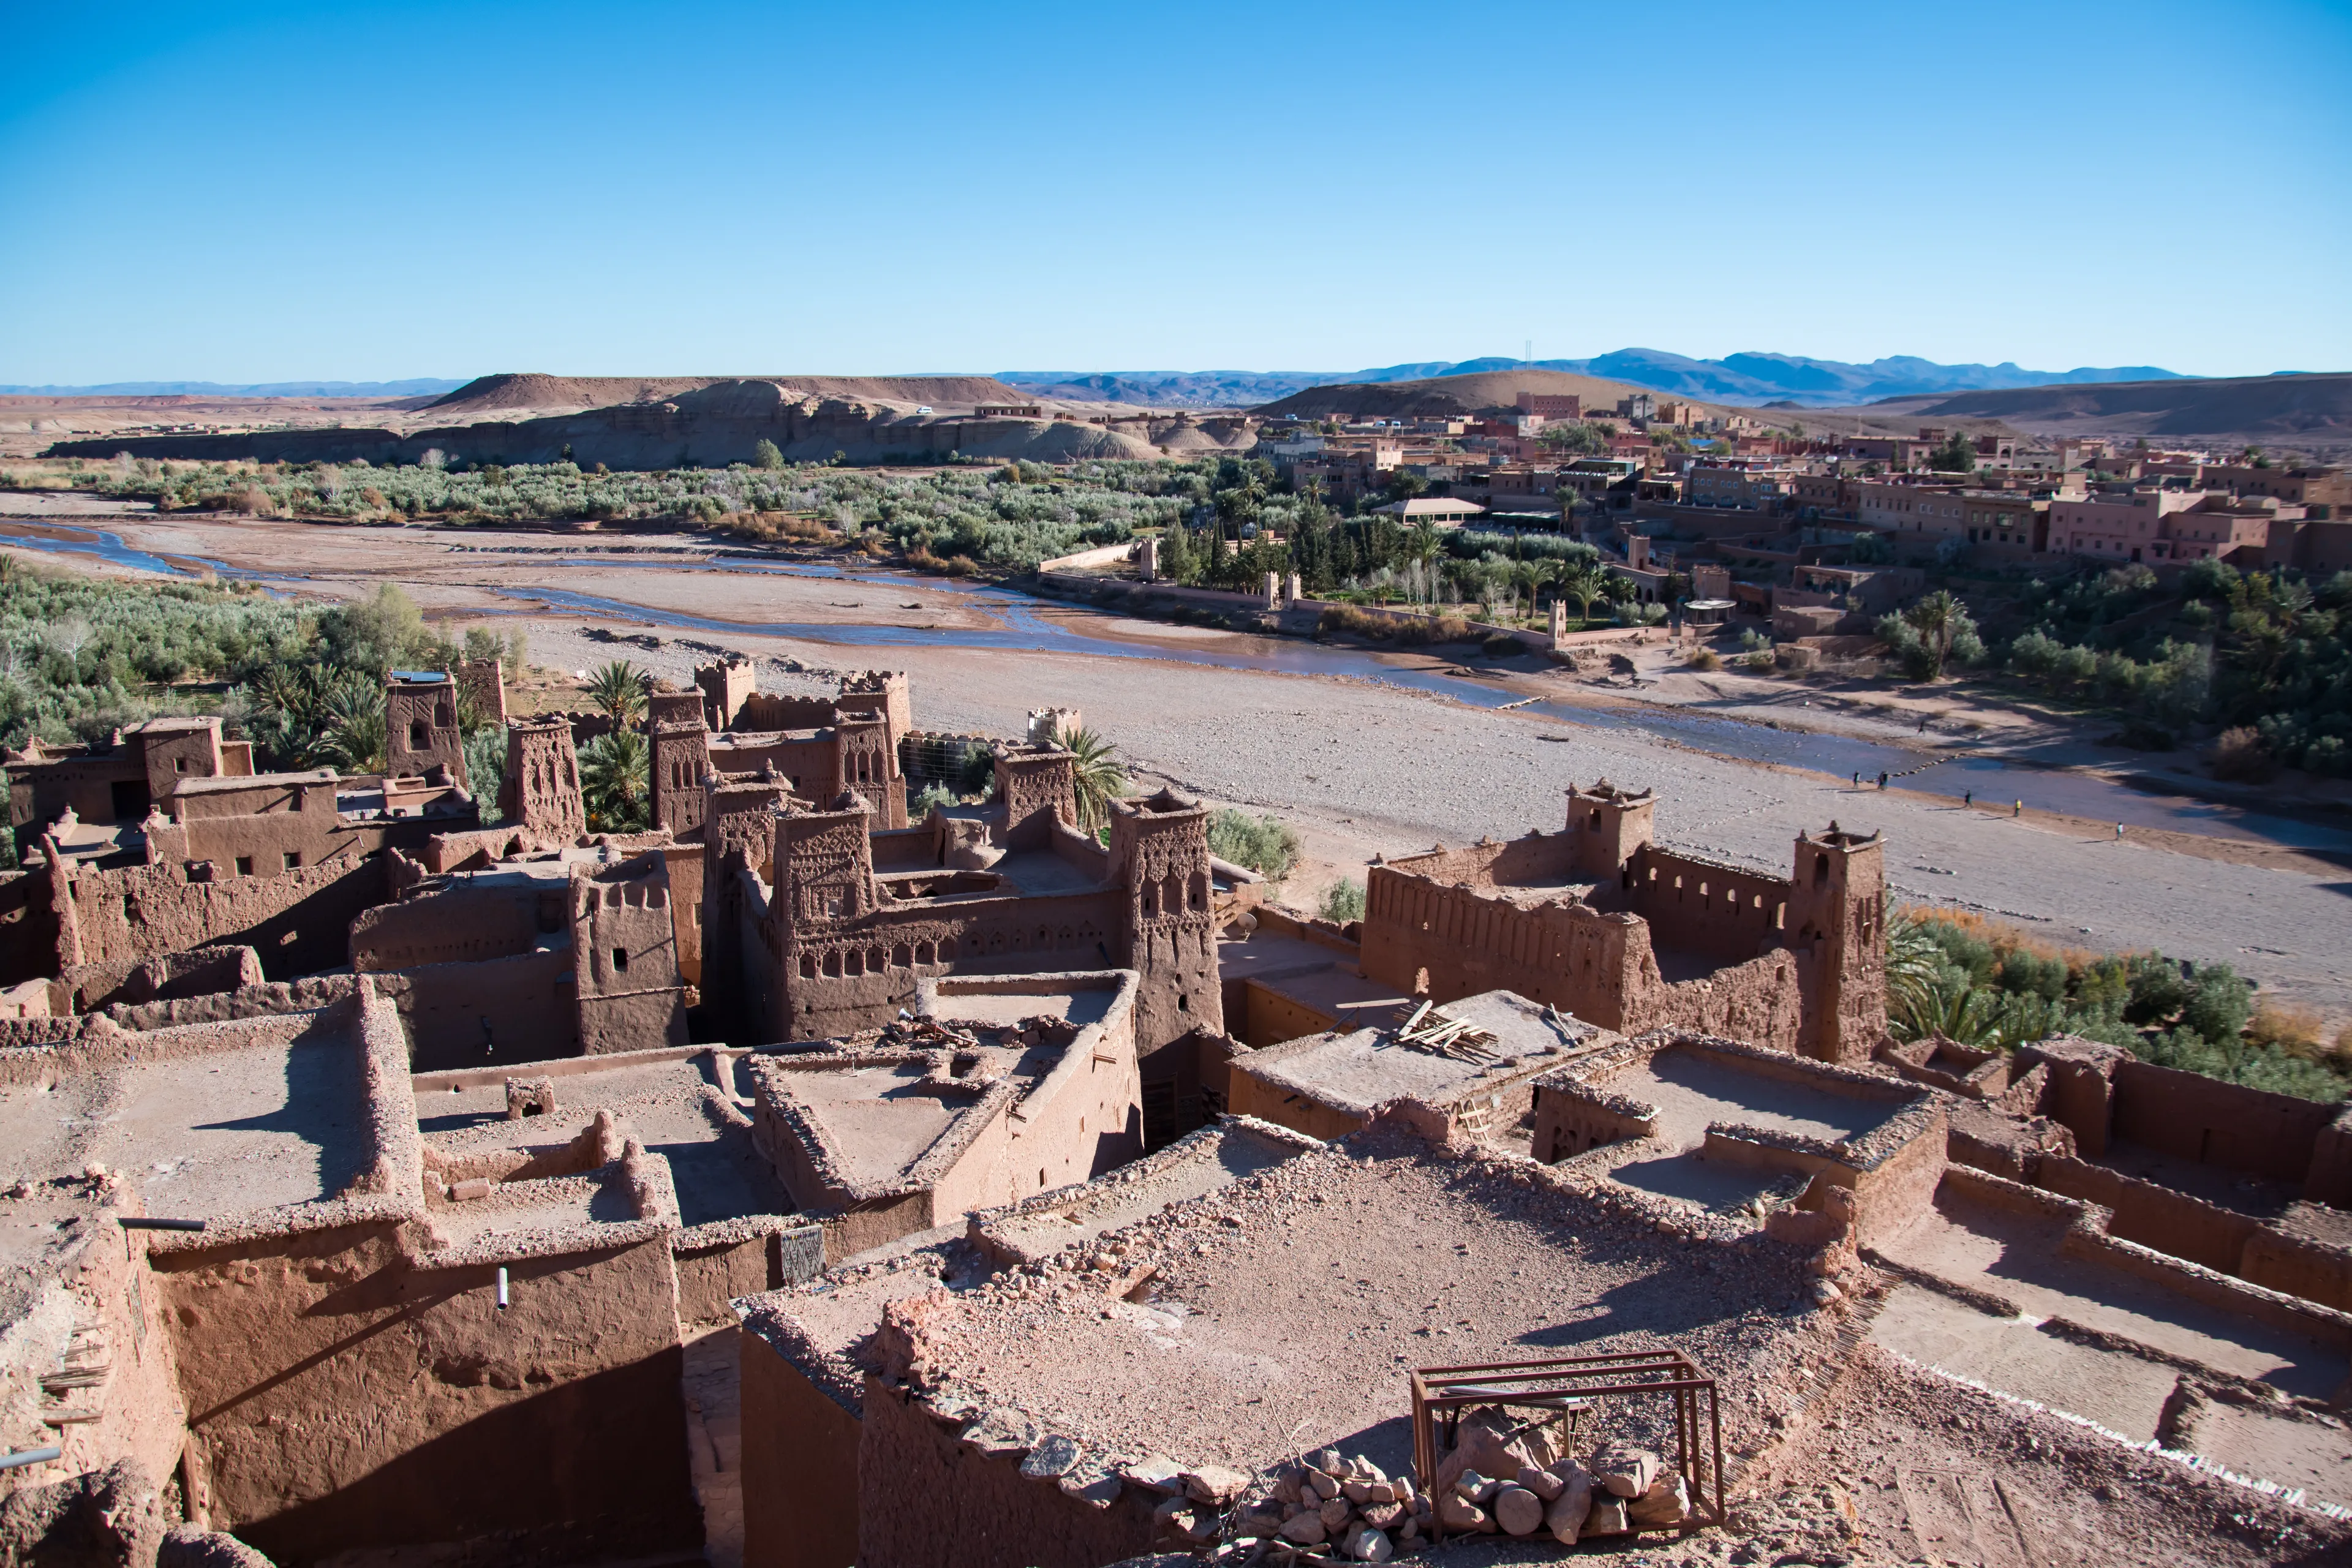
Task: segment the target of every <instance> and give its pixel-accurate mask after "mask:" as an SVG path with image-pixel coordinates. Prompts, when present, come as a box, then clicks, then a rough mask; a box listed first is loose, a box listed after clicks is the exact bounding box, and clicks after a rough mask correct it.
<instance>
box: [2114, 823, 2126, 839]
mask: <svg viewBox="0 0 2352 1568" xmlns="http://www.w3.org/2000/svg"><path fill="white" fill-rule="evenodd" d="M2123 841H2124V825H2123V824H2122V823H2120V822H2118V823H2116V843H2118V844H2121V843H2122V842H2123Z"/></svg>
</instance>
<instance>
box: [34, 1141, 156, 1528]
mask: <svg viewBox="0 0 2352 1568" xmlns="http://www.w3.org/2000/svg"><path fill="white" fill-rule="evenodd" d="M96 1195H99V1196H100V1199H101V1202H100V1204H99V1205H92V1206H91V1208H89V1209H88V1210H84V1211H82V1212H80V1213H79V1214H78V1215H76V1216H75V1217H77V1218H79V1221H80V1224H79V1226H78V1227H76V1231H75V1234H74V1235H73V1237H72V1239H71V1240H70V1241H69V1242H68V1243H67V1245H66V1246H65V1247H62V1248H60V1249H59V1250H58V1251H57V1252H55V1253H53V1254H52V1255H51V1258H50V1259H48V1260H47V1263H46V1267H45V1268H44V1269H43V1270H42V1272H43V1274H44V1276H45V1277H44V1278H40V1279H26V1278H24V1277H23V1276H22V1275H21V1274H20V1275H19V1276H18V1277H17V1278H16V1279H14V1280H12V1281H11V1285H12V1293H16V1300H13V1301H12V1302H11V1303H10V1311H9V1317H8V1321H7V1324H6V1330H7V1331H6V1333H5V1335H0V1429H5V1433H6V1439H7V1440H6V1441H5V1444H0V1446H5V1447H7V1448H8V1449H10V1450H14V1451H22V1450H24V1449H26V1448H32V1447H41V1446H42V1445H44V1444H47V1443H54V1444H56V1445H57V1446H58V1447H59V1448H60V1449H62V1450H63V1453H62V1454H61V1455H60V1456H59V1458H58V1459H57V1460H56V1461H54V1462H52V1463H51V1464H49V1465H46V1466H44V1465H34V1466H28V1467H25V1468H17V1469H14V1470H0V1500H5V1499H6V1498H7V1497H8V1496H9V1495H10V1494H11V1493H12V1492H14V1491H16V1490H19V1489H29V1488H32V1487H37V1486H40V1485H43V1484H46V1483H47V1482H48V1481H51V1480H54V1479H58V1478H59V1477H62V1476H72V1475H76V1474H79V1473H82V1472H86V1471H89V1470H97V1469H103V1468H105V1467H107V1466H108V1465H110V1464H112V1463H114V1462H115V1461H116V1460H118V1459H121V1458H126V1457H127V1458H131V1459H135V1460H137V1461H138V1463H139V1465H140V1467H141V1468H142V1469H143V1470H144V1471H145V1472H146V1474H147V1475H148V1476H150V1477H155V1478H161V1477H165V1476H169V1475H170V1474H171V1473H172V1469H173V1467H174V1466H175V1465H177V1464H178V1463H179V1459H180V1449H181V1446H182V1444H183V1443H184V1441H185V1440H186V1436H187V1433H186V1428H185V1426H184V1422H183V1412H182V1410H181V1408H180V1398H179V1390H178V1384H177V1373H176V1369H175V1367H174V1365H173V1357H172V1342H171V1336H170V1334H169V1333H168V1331H166V1329H165V1326H164V1323H163V1316H162V1313H163V1298H162V1295H161V1293H160V1292H158V1291H157V1290H155V1289H153V1288H152V1282H151V1280H150V1279H149V1276H148V1273H147V1266H146V1259H145V1252H146V1248H145V1247H144V1245H143V1243H144V1239H145V1233H143V1232H138V1231H131V1232H125V1231H122V1230H121V1229H119V1228H118V1227H117V1224H116V1221H117V1219H118V1217H119V1216H121V1215H139V1214H143V1213H145V1212H146V1211H145V1207H144V1205H142V1203H141V1202H140V1200H139V1198H138V1196H137V1194H135V1193H134V1192H132V1191H131V1189H130V1188H129V1187H128V1186H127V1185H114V1184H109V1185H107V1186H105V1187H101V1188H100V1189H99V1190H98V1194H96ZM12 1228H14V1226H13V1225H12ZM69 1350H71V1351H74V1352H79V1359H80V1361H81V1363H82V1364H85V1365H92V1366H97V1367H101V1368H103V1369H104V1371H105V1373H106V1374H107V1375H106V1381H105V1382H104V1383H103V1384H100V1386H97V1387H94V1388H85V1389H78V1390H75V1391H74V1392H73V1393H71V1394H68V1395H67V1396H66V1398H65V1401H64V1403H66V1404H68V1405H72V1406H74V1407H76V1408H78V1409H80V1410H83V1411H94V1412H95V1413H96V1415H97V1419H95V1420H89V1421H75V1422H71V1423H68V1424H67V1425H64V1426H44V1425H43V1423H42V1419H41V1417H42V1415H43V1414H44V1413H45V1412H46V1413H49V1414H54V1413H55V1408H54V1406H51V1405H48V1404H47V1402H46V1401H45V1400H44V1399H43V1397H42V1392H41V1387H40V1384H39V1383H38V1381H37V1379H38V1378H39V1377H42V1376H47V1375H49V1374H51V1373H56V1372H57V1371H58V1368H59V1367H61V1366H63V1365H64V1364H65V1358H66V1356H67V1353H68V1351H69ZM196 1501H197V1504H198V1506H201V1499H199V1500H196ZM23 1561H24V1562H26V1563H46V1561H47V1560H46V1559H45V1558H43V1557H42V1556H40V1555H38V1554H35V1555H30V1556H27V1557H26V1558H24V1559H23Z"/></svg>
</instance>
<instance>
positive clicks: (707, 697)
mask: <svg viewBox="0 0 2352 1568" xmlns="http://www.w3.org/2000/svg"><path fill="white" fill-rule="evenodd" d="M694 684H695V685H696V686H698V687H699V688H701V689H702V710H703V718H704V721H705V722H706V723H708V724H709V726H710V728H712V729H714V730H724V729H726V728H727V727H728V726H729V725H730V724H732V723H733V722H735V715H736V714H738V713H740V712H741V711H742V710H743V703H744V701H745V700H747V699H748V698H750V697H751V694H752V693H753V692H755V691H757V690H759V689H760V678H759V674H758V672H757V671H756V670H754V669H753V668H752V665H751V660H750V659H748V658H744V657H743V656H742V655H741V654H730V655H729V656H728V657H727V658H726V659H725V661H724V662H721V663H715V664H705V665H698V666H697V667H696V668H695V671H694Z"/></svg>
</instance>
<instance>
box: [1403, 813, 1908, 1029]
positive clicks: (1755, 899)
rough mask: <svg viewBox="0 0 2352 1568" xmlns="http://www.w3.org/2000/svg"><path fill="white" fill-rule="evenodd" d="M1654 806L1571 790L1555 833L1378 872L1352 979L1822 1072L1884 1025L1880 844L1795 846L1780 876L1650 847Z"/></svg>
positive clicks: (1833, 836) (1826, 837)
mask: <svg viewBox="0 0 2352 1568" xmlns="http://www.w3.org/2000/svg"><path fill="white" fill-rule="evenodd" d="M1656 805H1657V797H1656V796H1655V795H1653V794H1651V793H1650V792H1648V791H1646V790H1644V791H1641V792H1638V793H1629V792H1627V791H1624V790H1621V789H1618V788H1616V787H1614V786H1613V785H1612V784H1609V783H1608V782H1607V781H1606V780H1603V781H1602V782H1601V783H1600V784H1596V785H1594V786H1593V787H1592V788H1591V789H1573V788H1572V789H1570V792H1569V796H1568V822H1567V826H1565V827H1564V828H1562V829H1560V830H1559V831H1558V832H1556V833H1544V832H1541V831H1539V830H1538V831H1531V832H1529V833H1528V835H1527V836H1526V837H1521V838H1515V839H1511V840H1509V841H1507V842H1504V843H1496V842H1491V841H1490V842H1486V843H1481V844H1478V845H1475V846H1472V847H1469V848H1467V849H1453V850H1449V849H1444V848H1442V847H1441V848H1438V849H1435V850H1433V851H1431V852H1430V853H1428V854H1426V855H1414V856H1408V857H1405V858H1400V859H1395V860H1391V861H1388V862H1386V863H1385V864H1381V865H1375V866H1374V867H1373V868H1372V869H1371V872H1370V876H1369V878H1368V879H1367V880H1366V885H1365V913H1364V921H1363V936H1362V942H1363V956H1362V960H1361V966H1362V970H1363V973H1364V974H1365V975H1366V976H1367V977H1369V978H1370V979H1373V980H1375V981H1378V982H1381V983H1384V984H1390V985H1392V986H1395V987H1398V988H1401V989H1403V990H1405V991H1408V992H1410V993H1412V994H1417V995H1428V996H1432V997H1434V998H1436V999H1437V1000H1438V1001H1440V1002H1444V1001H1449V1000H1452V999H1453V998H1455V997H1459V996H1466V995H1469V994H1473V993H1475V992H1479V991H1487V990H1496V989H1507V990H1510V991H1515V992H1517V994H1520V995H1522V996H1524V997H1527V998H1528V1000H1530V1001H1534V1002H1542V1003H1549V1004H1550V1005H1554V1006H1557V1007H1558V1008H1559V1010H1560V1011H1562V1012H1565V1013H1572V1014H1574V1015H1575V1016H1578V1017H1580V1018H1584V1019H1587V1020H1590V1021H1591V1022H1592V1023H1596V1024H1599V1025H1601V1026H1602V1027H1604V1028H1610V1029H1615V1030H1618V1031H1620V1032H1622V1033H1625V1034H1639V1033H1642V1032H1643V1031H1645V1030H1648V1029H1654V1028H1661V1027H1666V1026H1674V1027H1681V1028H1689V1029H1693V1030H1697V1031H1702V1032H1707V1033H1713V1034H1718V1035H1726V1036H1729V1037H1733V1038H1736V1039H1744V1040H1752V1041H1754V1042H1756V1043H1757V1044H1759V1045H1766V1046H1770V1047H1774V1048H1776V1049H1780V1050H1787V1051H1796V1052H1800V1053H1801V1054H1803V1055H1806V1056H1810V1057H1814V1058H1820V1059H1822V1060H1824V1061H1861V1060H1866V1059H1867V1058H1869V1056H1870V1053H1871V1052H1872V1050H1873V1049H1874V1048H1875V1047H1876V1046H1877V1044H1878V1041H1879V1037H1881V1035H1883V1034H1884V1033H1885V1016H1886V1000H1885V956H1884V952H1885V920H1886V882H1885V868H1884V865H1883V863H1882V861H1883V857H1882V854H1881V850H1882V846H1881V844H1880V842H1879V840H1878V838H1877V837H1876V836H1875V835H1865V834H1853V833H1846V832H1843V831H1841V830H1840V829H1839V828H1838V826H1837V825H1836V824H1835V823H1832V824H1831V825H1830V827H1829V831H1828V832H1826V833H1822V834H1819V835H1814V834H1811V833H1801V834H1799V835H1798V837H1797V845H1796V857H1795V865H1794V866H1793V868H1792V869H1791V872H1790V875H1789V876H1788V877H1785V878H1780V877H1770V876H1764V875H1759V873H1757V872H1755V871H1753V870H1750V869H1748V868H1744V867H1739V866H1733V865H1729V864H1727V863H1724V862H1722V861H1717V860H1712V859H1709V858H1705V857H1702V856H1697V855H1692V854H1688V853H1685V852H1681V851H1676V850H1673V849H1668V848H1664V847H1661V846H1660V845H1658V844H1657V843H1655V842H1654V838H1653V832H1654V826H1653V817H1654V813H1655V808H1656Z"/></svg>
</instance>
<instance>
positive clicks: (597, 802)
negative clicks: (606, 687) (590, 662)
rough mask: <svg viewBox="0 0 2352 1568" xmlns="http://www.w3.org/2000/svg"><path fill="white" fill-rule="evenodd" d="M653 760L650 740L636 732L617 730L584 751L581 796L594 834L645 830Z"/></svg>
mask: <svg viewBox="0 0 2352 1568" xmlns="http://www.w3.org/2000/svg"><path fill="white" fill-rule="evenodd" d="M606 668H612V667H610V666H607V667H606ZM652 759H653V753H652V752H651V751H649V750H648V749H647V747H646V738H645V737H644V736H643V735H640V734H638V733H637V732H636V731H635V730H615V731H613V732H612V733H611V734H609V735H599V736H597V737H596V738H595V739H594V740H593V741H591V742H588V743H587V744H586V745H584V746H583V747H581V748H580V795H581V800H582V804H583V805H585V806H586V807H587V808H588V830H589V831H590V832H592V833H637V832H642V831H643V830H644V828H645V826H646V819H647V816H649V814H650V802H649V799H648V796H649V795H651V793H652V787H653V786H652V778H653V770H652Z"/></svg>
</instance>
